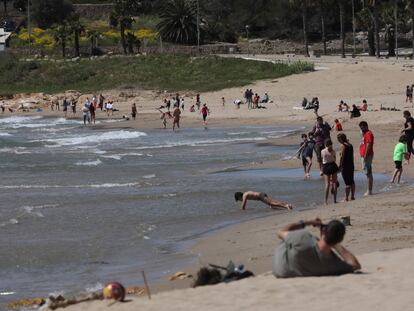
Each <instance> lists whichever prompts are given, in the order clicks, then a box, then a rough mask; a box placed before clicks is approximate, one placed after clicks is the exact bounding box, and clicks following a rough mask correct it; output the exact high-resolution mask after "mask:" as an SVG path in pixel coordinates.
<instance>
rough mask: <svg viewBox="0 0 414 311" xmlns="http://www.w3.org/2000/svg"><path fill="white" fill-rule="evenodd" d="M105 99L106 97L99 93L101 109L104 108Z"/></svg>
mask: <svg viewBox="0 0 414 311" xmlns="http://www.w3.org/2000/svg"><path fill="white" fill-rule="evenodd" d="M104 101H105V97H104V96H103V95H102V94H99V109H101V111H102V110H103V108H104Z"/></svg>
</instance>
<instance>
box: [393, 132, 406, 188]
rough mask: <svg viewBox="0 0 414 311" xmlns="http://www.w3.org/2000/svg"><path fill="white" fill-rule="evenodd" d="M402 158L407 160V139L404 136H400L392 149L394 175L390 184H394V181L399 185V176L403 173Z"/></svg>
mask: <svg viewBox="0 0 414 311" xmlns="http://www.w3.org/2000/svg"><path fill="white" fill-rule="evenodd" d="M404 158H406V159H407V158H408V153H407V137H406V136H405V135H402V136H401V137H400V139H399V141H398V144H396V145H395V148H394V163H395V170H394V174H393V175H392V180H391V183H394V182H395V180H397V183H398V184H399V183H400V179H401V174H402V172H403V168H402V161H403V159H404Z"/></svg>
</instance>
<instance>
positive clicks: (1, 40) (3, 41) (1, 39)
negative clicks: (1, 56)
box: [0, 28, 11, 52]
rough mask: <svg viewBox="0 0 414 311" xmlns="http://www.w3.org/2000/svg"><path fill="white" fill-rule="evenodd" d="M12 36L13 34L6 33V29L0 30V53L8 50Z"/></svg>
mask: <svg viewBox="0 0 414 311" xmlns="http://www.w3.org/2000/svg"><path fill="white" fill-rule="evenodd" d="M10 36H11V32H6V31H4V28H0V52H1V51H4V50H5V49H6V47H7V42H8V40H9V38H10Z"/></svg>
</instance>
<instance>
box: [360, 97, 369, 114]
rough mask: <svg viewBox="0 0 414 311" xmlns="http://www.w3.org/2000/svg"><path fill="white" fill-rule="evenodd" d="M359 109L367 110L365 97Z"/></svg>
mask: <svg viewBox="0 0 414 311" xmlns="http://www.w3.org/2000/svg"><path fill="white" fill-rule="evenodd" d="M359 110H360V111H368V103H367V100H366V99H364V100H363V101H362V105H361V106H360V107H359Z"/></svg>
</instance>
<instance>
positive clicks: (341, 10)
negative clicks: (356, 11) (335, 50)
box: [338, 0, 345, 58]
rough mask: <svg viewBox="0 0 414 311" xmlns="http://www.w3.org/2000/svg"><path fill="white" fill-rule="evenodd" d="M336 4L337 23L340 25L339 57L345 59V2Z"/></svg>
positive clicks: (342, 0)
mask: <svg viewBox="0 0 414 311" xmlns="http://www.w3.org/2000/svg"><path fill="white" fill-rule="evenodd" d="M338 4H339V21H340V23H341V57H343V58H345V27H344V14H345V0H338Z"/></svg>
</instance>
